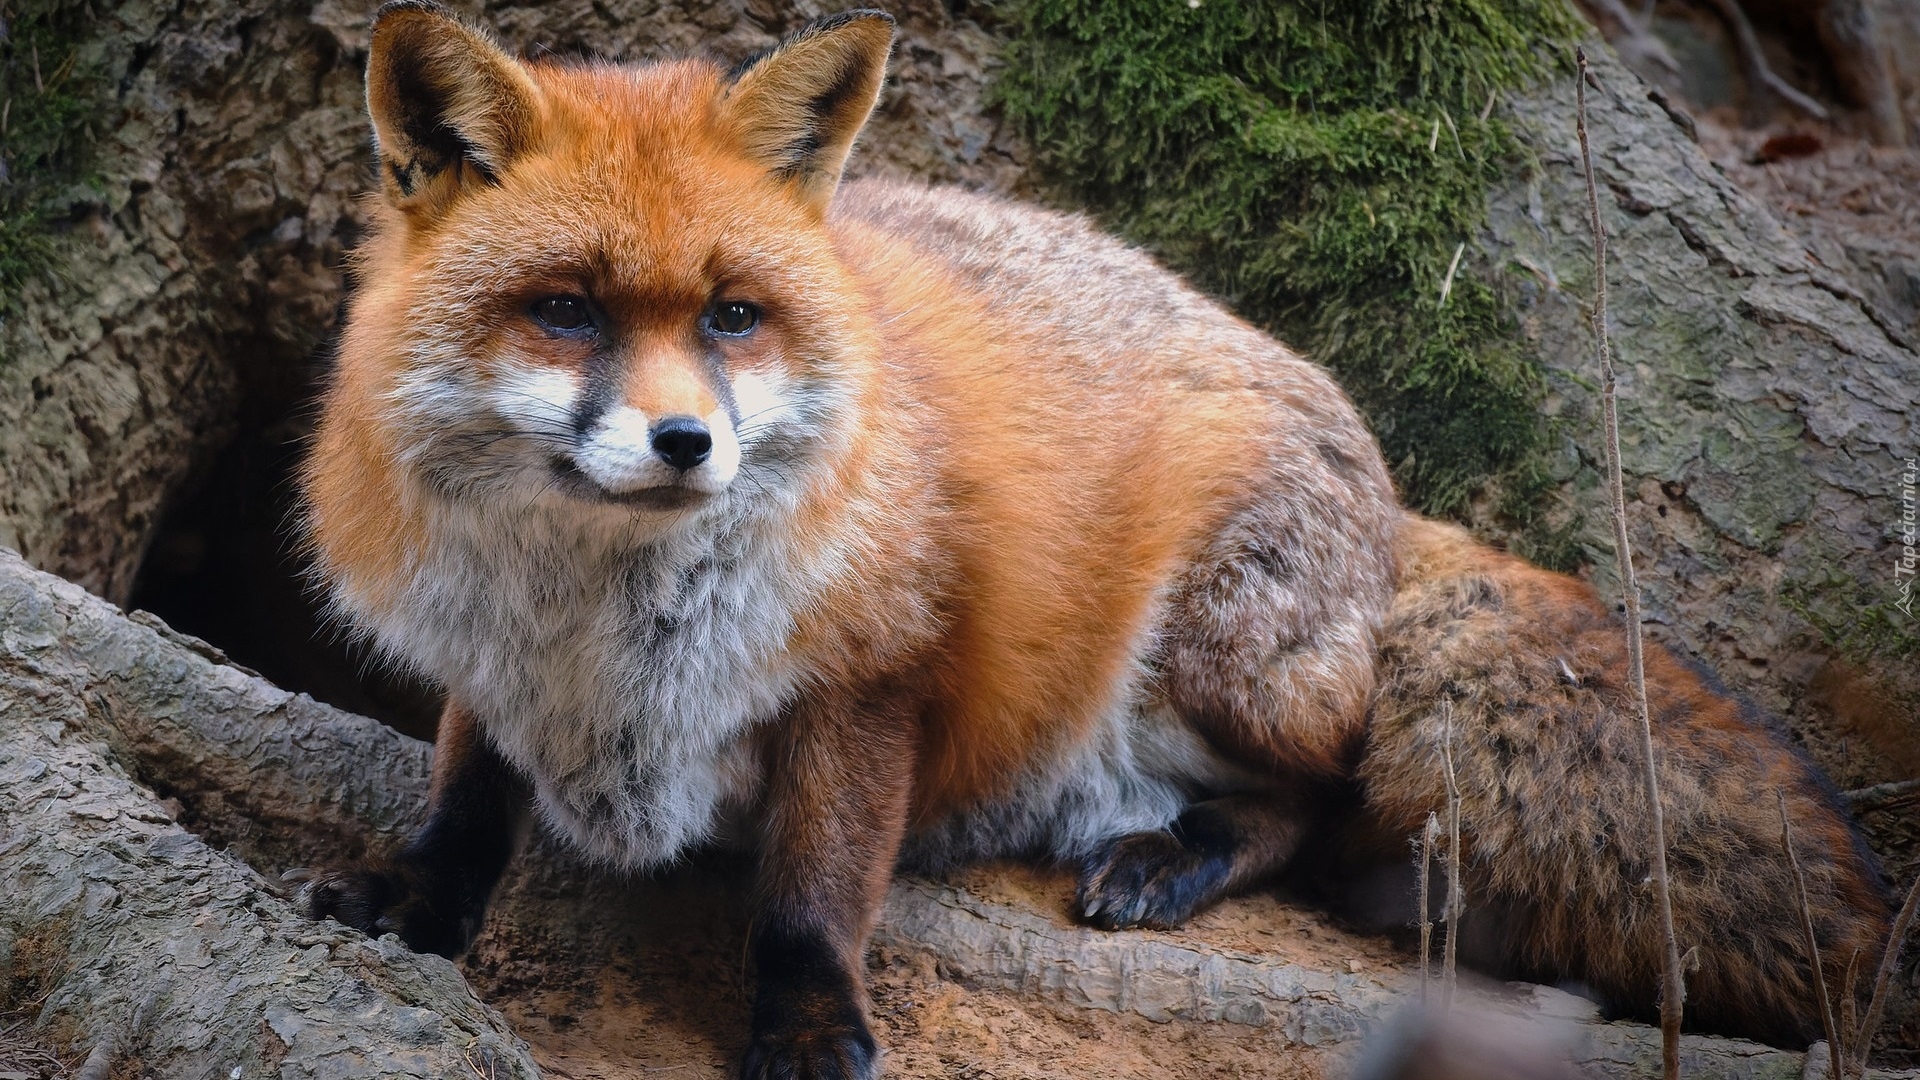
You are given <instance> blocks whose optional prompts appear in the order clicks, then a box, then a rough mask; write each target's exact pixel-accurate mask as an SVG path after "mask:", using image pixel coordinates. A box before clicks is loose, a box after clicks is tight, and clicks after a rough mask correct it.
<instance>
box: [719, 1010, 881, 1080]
mask: <svg viewBox="0 0 1920 1080" xmlns="http://www.w3.org/2000/svg"><path fill="white" fill-rule="evenodd" d="M879 1075H880V1048H879V1046H878V1045H877V1044H875V1043H874V1041H873V1036H872V1035H871V1034H870V1033H868V1031H867V1026H866V1024H864V1023H855V1024H835V1025H829V1026H826V1027H823V1028H818V1029H815V1030H810V1031H803V1032H785V1033H774V1032H757V1033H755V1035H754V1037H753V1042H752V1043H750V1044H749V1045H748V1046H747V1056H746V1060H744V1061H742V1062H741V1063H740V1077H741V1080H872V1078H873V1077H877V1076H879Z"/></svg>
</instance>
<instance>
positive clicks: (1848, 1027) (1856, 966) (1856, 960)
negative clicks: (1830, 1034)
mask: <svg viewBox="0 0 1920 1080" xmlns="http://www.w3.org/2000/svg"><path fill="white" fill-rule="evenodd" d="M1859 984H1860V950H1859V949H1855V950H1853V952H1852V953H1851V954H1849V955H1848V956H1847V975H1846V978H1844V979H1842V980H1841V981H1840V995H1839V996H1840V1004H1839V1007H1838V1009H1839V1015H1838V1016H1836V1017H1835V1018H1834V1019H1835V1021H1836V1022H1835V1024H1834V1031H1835V1032H1836V1033H1837V1034H1839V1036H1840V1038H1841V1040H1842V1042H1843V1045H1842V1046H1841V1047H1840V1061H1841V1063H1842V1064H1845V1063H1846V1061H1847V1059H1848V1058H1849V1057H1850V1056H1851V1055H1850V1054H1849V1053H1848V1049H1849V1048H1850V1047H1851V1046H1852V1044H1851V1043H1846V1042H1845V1040H1847V1039H1851V1038H1852V1037H1853V1034H1854V1032H1856V1031H1859V1030H1860V1017H1859V1015H1858V1014H1857V1013H1856V1012H1855V1008H1856V1006H1855V1001H1856V1000H1857V998H1858V995H1857V994H1855V993H1854V991H1855V990H1856V989H1858V988H1859ZM1840 1080H1846V1074H1845V1073H1842V1074H1841V1076H1840Z"/></svg>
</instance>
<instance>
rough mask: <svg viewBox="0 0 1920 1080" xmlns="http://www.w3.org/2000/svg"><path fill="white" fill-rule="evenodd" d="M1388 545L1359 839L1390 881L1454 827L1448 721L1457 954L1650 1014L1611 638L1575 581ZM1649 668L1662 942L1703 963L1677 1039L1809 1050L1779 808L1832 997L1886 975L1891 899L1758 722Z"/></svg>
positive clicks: (1653, 974)
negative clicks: (1878, 970) (1443, 823)
mask: <svg viewBox="0 0 1920 1080" xmlns="http://www.w3.org/2000/svg"><path fill="white" fill-rule="evenodd" d="M1400 544H1401V552H1400V554H1401V559H1402V565H1403V577H1402V583H1401V587H1400V590H1399V593H1398V595H1397V597H1396V599H1395V602H1394V606H1393V610H1392V614H1391V616H1390V619H1389V622H1388V625H1387V628H1386V631H1385V634H1384V638H1383V652H1382V664H1381V668H1380V673H1381V683H1380V687H1379V689H1378V692H1377V695H1376V697H1375V700H1374V709H1373V723H1372V730H1371V734H1370V741H1369V746H1368V750H1367V754H1366V757H1365V760H1364V762H1363V764H1362V766H1361V769H1360V782H1361V785H1362V788H1363V790H1364V795H1365V800H1366V813H1365V815H1364V817H1363V826H1362V832H1361V833H1360V834H1359V835H1357V836H1356V837H1355V843H1356V844H1357V845H1358V846H1360V847H1366V846H1368V845H1371V847H1372V849H1373V850H1374V852H1375V853H1376V855H1377V856H1378V857H1379V858H1383V859H1384V858H1389V857H1390V858H1393V859H1399V860H1401V861H1402V862H1404V861H1406V858H1407V852H1408V847H1407V838H1409V837H1411V836H1413V835H1414V834H1415V833H1416V832H1417V831H1418V830H1419V829H1420V828H1421V826H1422V824H1423V823H1424V822H1425V820H1426V817H1427V814H1428V813H1429V812H1430V811H1440V812H1442V814H1443V816H1444V809H1445V805H1446V791H1445V780H1444V766H1443V764H1442V744H1443V740H1444V739H1445V738H1446V725H1445V722H1444V720H1443V717H1444V714H1445V713H1446V712H1449V711H1450V713H1451V718H1452V719H1451V732H1452V734H1451V746H1452V753H1453V758H1454V765H1455V768H1456V769H1457V770H1458V773H1459V778H1460V789H1461V792H1462V805H1461V821H1462V836H1463V842H1462V849H1463V852H1464V853H1465V859H1466V867H1467V868H1466V870H1465V872H1464V877H1465V879H1466V891H1467V903H1468V910H1469V914H1468V916H1467V918H1466V919H1463V921H1462V934H1463V939H1464V941H1465V942H1466V943H1467V947H1468V948H1469V949H1470V950H1471V951H1472V952H1473V953H1476V954H1477V956H1476V957H1475V959H1476V960H1477V961H1478V962H1479V963H1480V964H1481V965H1483V966H1490V967H1493V968H1495V969H1498V970H1497V973H1499V974H1503V975H1509V976H1516V977H1527V978H1533V979H1536V980H1541V981H1547V982H1563V981H1574V982H1580V983H1584V984H1585V985H1586V986H1587V987H1589V988H1590V989H1591V991H1592V992H1594V993H1595V995H1596V996H1597V997H1599V998H1600V1000H1601V1001H1602V1003H1603V1004H1604V1005H1606V1006H1607V1007H1609V1008H1610V1009H1611V1010H1612V1011H1614V1012H1615V1013H1618V1014H1624V1015H1631V1016H1642V1017H1652V1016H1653V1015H1654V1013H1655V1011H1656V1003H1655V997H1656V994H1657V992H1658V987H1659V970H1660V954H1661V946H1660V933H1659V929H1658V926H1657V925H1656V922H1657V916H1656V913H1655V905H1654V899H1653V890H1652V886H1651V883H1650V882H1649V880H1648V873H1649V861H1648V860H1649V853H1650V850H1651V849H1650V838H1649V835H1648V834H1649V828H1648V820H1649V812H1648V807H1647V804H1646V796H1645V792H1644V788H1643V786H1642V785H1643V780H1642V776H1641V768H1642V765H1641V761H1640V750H1639V742H1638V724H1637V722H1636V720H1635V710H1634V707H1633V702H1632V692H1631V687H1630V685H1629V681H1628V680H1629V676H1628V674H1627V661H1626V644H1625V637H1624V633H1623V628H1622V627H1621V625H1620V623H1619V620H1618V618H1617V617H1616V616H1615V615H1614V614H1613V613H1611V612H1609V611H1608V610H1607V608H1606V606H1605V605H1604V604H1602V603H1601V601H1600V599H1599V597H1598V596H1597V595H1596V594H1595V593H1594V591H1593V590H1592V589H1591V588H1590V587H1588V586H1587V585H1586V584H1584V583H1583V582H1580V581H1577V580H1575V579H1573V578H1570V577H1566V576H1564V575H1561V574H1554V573H1550V572H1548V571H1545V570H1541V569H1539V568H1537V567H1534V566H1530V565H1528V564H1527V563H1525V562H1523V561H1522V560H1520V559H1517V558H1513V557H1511V556H1508V555H1505V554H1503V553H1500V552H1497V551H1494V550H1492V549H1490V548H1487V547H1485V546H1483V545H1480V544H1478V543H1476V542H1475V541H1474V540H1473V539H1472V538H1471V537H1470V536H1468V535H1467V533H1466V532H1465V531H1464V530H1461V529H1458V528H1456V527H1453V526H1450V525H1442V524H1439V523H1437V522H1431V521H1426V520H1424V519H1421V518H1417V517H1414V516H1412V515H1408V516H1407V518H1406V520H1405V522H1404V523H1403V526H1402V529H1401V541H1400ZM1646 672H1647V692H1648V697H1649V705H1650V710H1651V716H1652V721H1653V734H1654V743H1655V751H1656V754H1657V755H1658V763H1659V767H1660V771H1661V777H1660V779H1661V786H1662V796H1663V801H1664V809H1665V812H1666V825H1667V830H1668V844H1669V854H1668V862H1669V868H1670V872H1671V874H1672V880H1673V902H1674V915H1675V922H1676V929H1677V931H1678V934H1679V938H1680V947H1681V949H1682V950H1683V951H1685V950H1688V949H1697V950H1698V965H1697V967H1694V968H1693V969H1692V970H1691V971H1690V972H1689V974H1688V976H1687V985H1688V1000H1687V1016H1688V1022H1689V1026H1691V1027H1698V1028H1702V1029H1707V1030H1712V1031H1717V1032H1722V1033H1726V1034H1734V1035H1744V1036H1749V1037H1753V1038H1759V1039H1764V1040H1766V1041H1769V1042H1774V1043H1779V1044H1804V1043H1806V1042H1807V1041H1809V1040H1810V1039H1812V1038H1816V1037H1818V1036H1819V1033H1820V1032H1819V1022H1818V1018H1817V1016H1816V1015H1815V1011H1814V1006H1813V1004H1812V1002H1813V1000H1814V994H1813V992H1812V983H1811V982H1810V979H1811V975H1812V972H1811V965H1810V963H1809V961H1808V958H1807V956H1806V949H1805V945H1804V938H1803V935H1802V932H1801V928H1800V916H1799V908H1798V905H1797V901H1796V895H1797V894H1796V890H1795V887H1794V882H1793V879H1792V875H1791V871H1790V869H1789V867H1788V864H1787V860H1786V857H1785V855H1784V853H1783V850H1782V847H1781V828H1780V815H1779V804H1778V801H1777V797H1778V795H1780V794H1784V795H1785V797H1786V800H1787V808H1788V814H1789V816H1790V817H1791V819H1792V822H1793V833H1794V845H1795V850H1796V852H1797V854H1798V856H1799V859H1800V863H1801V865H1802V868H1803V870H1804V872H1805V874H1806V878H1807V891H1808V894H1809V899H1810V901H1811V907H1812V912H1813V919H1814V926H1815V929H1816V934H1817V936H1818V938H1819V942H1820V952H1821V956H1822V958H1823V961H1824V962H1825V964H1826V966H1827V968H1828V972H1827V974H1828V980H1829V985H1831V986H1834V987H1838V986H1839V985H1840V983H1841V981H1842V973H1843V972H1844V971H1845V969H1846V967H1847V965H1848V963H1849V961H1850V960H1853V959H1855V958H1856V957H1857V967H1858V968H1859V970H1861V971H1862V972H1866V971H1871V970H1872V969H1873V966H1874V964H1875V963H1876V962H1877V960H1878V957H1879V950H1880V948H1881V946H1882V942H1883V940H1884V935H1885V932H1886V927H1887V923H1888V917H1889V902H1888V896H1887V892H1886V888H1885V885H1884V882H1883V879H1882V878H1881V875H1880V872H1879V870H1878V868H1877V867H1876V865H1875V863H1874V860H1873V857H1872V855H1871V854H1870V853H1869V852H1868V851H1867V849H1866V847H1865V845H1864V844H1863V843H1862V842H1861V840H1860V837H1859V834H1858V832H1857V831H1856V830H1855V828H1854V826H1853V823H1852V821H1851V819H1850V818H1849V817H1848V816H1847V814H1846V812H1845V811H1844V810H1843V809H1842V808H1841V807H1840V804H1839V801H1838V799H1837V798H1836V796H1835V795H1834V793H1833V791H1832V788H1831V786H1830V785H1829V784H1828V783H1827V782H1826V780H1825V779H1824V778H1823V777H1822V776H1821V775H1820V774H1819V772H1818V771H1817V770H1816V769H1815V768H1814V767H1813V765H1812V764H1811V763H1810V762H1808V761H1807V760H1806V759H1805V758H1804V757H1802V756H1801V755H1800V754H1799V753H1797V752H1796V751H1794V750H1793V749H1792V748H1791V747H1789V746H1788V745H1787V744H1786V743H1785V742H1784V741H1783V740H1782V739H1781V738H1780V737H1779V736H1778V735H1776V734H1775V733H1774V732H1773V731H1772V730H1770V729H1769V727H1768V726H1767V724H1766V723H1765V721H1764V719H1763V718H1762V717H1761V716H1759V715H1758V714H1757V711H1756V710H1754V709H1753V708H1752V707H1751V706H1749V705H1746V704H1744V703H1743V702H1741V701H1739V700H1737V699H1735V698H1734V697H1733V696H1732V695H1730V694H1728V693H1727V692H1726V691H1725V690H1724V688H1723V687H1721V686H1720V685H1719V684H1718V683H1717V682H1716V681H1715V680H1714V678H1713V677H1712V676H1711V675H1710V674H1708V673H1706V672H1705V671H1702V670H1699V669H1697V668H1695V667H1692V666H1689V665H1688V664H1686V663H1684V662H1683V661H1681V660H1680V659H1679V658H1677V657H1676V656H1674V655H1673V654H1672V653H1670V652H1668V651H1667V650H1665V649H1663V648H1659V647H1657V646H1651V645H1650V646H1649V647H1648V649H1647V654H1646ZM1442 702H1447V703H1448V705H1447V706H1446V707H1445V708H1444V709H1443V706H1442ZM1411 900H1412V897H1411V896H1409V897H1407V901H1408V906H1409V910H1410V907H1411Z"/></svg>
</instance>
